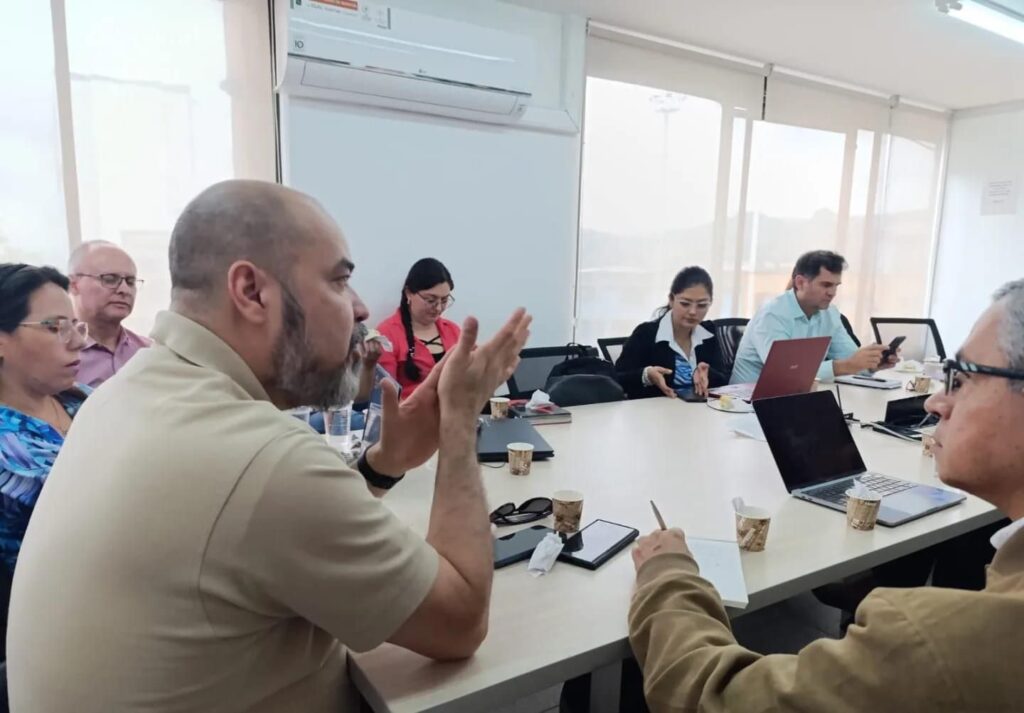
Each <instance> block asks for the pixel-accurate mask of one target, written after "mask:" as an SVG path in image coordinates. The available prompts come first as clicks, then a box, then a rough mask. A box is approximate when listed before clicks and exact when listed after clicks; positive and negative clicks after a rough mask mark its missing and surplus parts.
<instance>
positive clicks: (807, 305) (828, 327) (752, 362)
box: [730, 250, 896, 384]
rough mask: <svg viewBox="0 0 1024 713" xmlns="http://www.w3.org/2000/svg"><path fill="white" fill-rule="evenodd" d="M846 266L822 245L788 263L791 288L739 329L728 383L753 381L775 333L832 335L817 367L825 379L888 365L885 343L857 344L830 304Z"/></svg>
mask: <svg viewBox="0 0 1024 713" xmlns="http://www.w3.org/2000/svg"><path fill="white" fill-rule="evenodd" d="M845 267H846V260H844V259H843V257H842V256H841V255H837V254H836V253H833V252H829V251H827V250H815V251H814V252H809V253H806V254H804V255H801V256H800V259H799V260H797V262H796V266H795V267H794V268H793V288H792V289H790V290H786V292H785V293H783V294H781V295H779V296H778V297H775V298H774V299H772V300H771V301H770V302H769V303H768V304H766V305H765V306H764V307H762V308H761V309H760V310H758V312H757V314H756V315H754V318H753V319H752V320H750V324H748V325H747V328H746V330H745V331H744V332H743V339H742V340H740V346H739V349H737V350H736V363H735V365H734V366H733V370H732V378H731V379H730V383H732V384H752V383H754V382H756V381H757V379H758V377H759V376H760V375H761V369H762V368H764V362H765V359H767V358H768V351H769V350H770V349H771V346H772V343H773V342H775V340H776V339H797V338H802V337H831V338H832V343H831V344H830V345H829V348H828V353H827V354H826V355H825V360H824V361H823V362H822V363H821V367H820V368H819V369H818V378H819V379H823V380H827V381H830V380H832V379H833V378H834V377H836V376H845V375H847V374H856V373H857V372H860V371H873V370H875V369H878V368H881V367H882V366H885V365H887V364H883V363H882V352H884V351H885V346H883V345H881V344H869V345H867V346H864V347H861V348H860V349H858V348H857V345H856V343H854V341H853V339H851V338H850V335H849V334H848V333H847V331H846V328H845V327H844V326H843V322H842V320H841V319H840V316H839V310H838V309H837V308H835V307H833V306H832V300H834V299H835V297H836V290H837V289H838V288H839V285H840V284H842V281H843V269H844V268H845ZM895 362H896V357H895V356H892V357H890V358H889V361H888V363H895Z"/></svg>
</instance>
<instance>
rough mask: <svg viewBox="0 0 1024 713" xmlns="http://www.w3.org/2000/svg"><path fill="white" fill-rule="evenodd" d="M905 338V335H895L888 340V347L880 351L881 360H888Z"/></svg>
mask: <svg viewBox="0 0 1024 713" xmlns="http://www.w3.org/2000/svg"><path fill="white" fill-rule="evenodd" d="M906 340H907V338H906V337H896V338H895V339H893V340H892V341H891V342H889V348H888V349H886V350H885V351H884V352H882V361H888V359H889V357H891V356H893V355H894V354H896V350H897V349H899V348H900V345H901V344H903V342H905V341H906Z"/></svg>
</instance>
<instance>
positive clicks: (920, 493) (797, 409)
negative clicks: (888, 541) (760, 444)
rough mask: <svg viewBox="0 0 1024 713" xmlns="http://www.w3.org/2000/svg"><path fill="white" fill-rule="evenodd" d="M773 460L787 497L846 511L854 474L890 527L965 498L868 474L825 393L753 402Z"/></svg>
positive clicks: (835, 406) (839, 413)
mask: <svg viewBox="0 0 1024 713" xmlns="http://www.w3.org/2000/svg"><path fill="white" fill-rule="evenodd" d="M754 412H755V413H756V414H757V420H758V421H760V423H761V429H762V430H763V431H764V435H765V439H766V440H767V441H768V446H769V447H770V448H771V451H772V456H773V457H774V458H775V464H776V465H777V466H778V467H779V472H780V473H781V474H782V480H783V482H784V483H785V484H786V489H787V490H788V491H789V493H790V495H792V496H793V497H795V498H799V499H801V500H806V501H808V502H812V503H815V504H816V505H822V506H824V507H827V508H831V509H832V510H839V511H840V512H846V494H845V493H846V491H847V489H849V488H850V487H851V486H852V484H853V481H854V479H855V478H857V479H860V480H861V481H862V482H863V483H864V484H865V485H867V486H868V487H869V488H871V489H872V490H874V491H876V492H878V493H881V495H882V505H881V507H880V509H879V513H878V522H880V523H881V524H882V525H885V526H887V527H895V526H896V525H902V524H903V523H905V522H910V521H911V520H916V519H918V518H920V517H924V516H925V515H928V514H930V513H933V512H936V511H938V510H944V509H946V508H948V507H952V506H953V505H956V504H957V503H959V502H962V501H963V500H964V499H965V496H964V495H963V494H962V493H957V492H955V491H953V490H948V489H946V488H936V487H933V486H930V485H919V484H918V483H912V482H910V481H908V480H900V479H898V478H890V477H888V476H885V475H879V474H878V473H870V472H868V470H867V468H866V467H865V466H864V461H863V460H862V459H861V456H860V451H859V450H857V444H856V443H854V441H853V436H852V435H850V429H849V427H848V426H847V425H846V421H845V420H844V419H843V413H842V411H841V409H840V408H839V405H838V404H837V403H836V400H835V397H834V396H833V395H832V393H831V392H830V391H816V392H814V393H809V394H798V395H796V396H784V397H782V398H776V399H763V400H760V401H755V402H754Z"/></svg>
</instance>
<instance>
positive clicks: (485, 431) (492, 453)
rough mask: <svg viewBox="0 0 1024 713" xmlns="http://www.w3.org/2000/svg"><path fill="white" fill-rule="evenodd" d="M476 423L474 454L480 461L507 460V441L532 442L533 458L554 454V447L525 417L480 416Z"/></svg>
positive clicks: (547, 456)
mask: <svg viewBox="0 0 1024 713" xmlns="http://www.w3.org/2000/svg"><path fill="white" fill-rule="evenodd" d="M477 423H478V425H477V439H476V454H477V458H478V459H479V461H480V462H481V463H505V462H507V461H508V444H509V443H532V444H533V459H534V460H544V459H545V458H551V457H552V456H553V455H555V449H553V448H552V447H551V446H550V444H548V442H547V441H545V440H544V439H543V438H542V437H541V435H540V434H539V433H537V429H535V428H534V427H533V424H532V423H530V422H529V421H528V420H527V419H525V418H502V419H498V420H496V421H494V420H491V419H490V418H481V419H480V420H479V421H478V422H477Z"/></svg>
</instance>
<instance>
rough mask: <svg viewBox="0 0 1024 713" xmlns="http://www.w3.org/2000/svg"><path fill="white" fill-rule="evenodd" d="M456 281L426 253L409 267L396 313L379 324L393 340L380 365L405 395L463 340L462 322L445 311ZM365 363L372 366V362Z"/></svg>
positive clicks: (414, 388) (452, 299) (438, 261)
mask: <svg viewBox="0 0 1024 713" xmlns="http://www.w3.org/2000/svg"><path fill="white" fill-rule="evenodd" d="M454 288H455V282H454V281H453V280H452V276H451V273H449V272H448V268H446V267H445V266H444V265H443V264H441V261H440V260H435V259H434V258H432V257H425V258H423V259H422V260H417V261H416V263H415V264H414V265H413V266H412V268H411V269H410V270H409V274H408V276H407V277H406V278H405V284H404V285H403V286H402V298H401V302H400V303H399V305H398V309H397V310H396V311H395V313H394V314H393V315H391V316H390V317H388V318H387V319H385V320H384V321H383V322H381V323H380V324H379V325H378V326H377V330H378V331H380V333H381V334H383V335H384V336H385V337H387V338H388V340H389V341H390V342H391V347H392V348H391V350H384V351H383V352H382V353H381V356H380V365H381V366H382V367H384V369H385V370H387V372H388V373H389V374H390V375H391V376H392V377H394V378H395V379H396V380H397V381H398V383H399V384H400V385H401V386H402V398H406V397H408V396H409V395H410V394H411V393H412V392H413V391H415V390H416V387H417V386H419V385H420V384H421V383H422V382H423V380H424V379H426V378H427V374H429V373H430V370H431V369H433V368H434V365H435V364H437V363H438V362H439V361H441V359H442V358H443V357H444V355H445V354H446V353H447V352H448V350H449V349H451V348H452V347H454V346H455V343H456V342H458V341H459V332H460V330H459V325H457V324H455V322H452V321H450V320H447V319H445V318H444V317H442V316H441V315H442V314H444V312H445V310H447V309H448V308H449V307H451V306H452V305H453V304H454V303H455V297H453V296H452V290H453V289H454ZM364 366H366V367H369V368H372V364H369V363H366V364H364Z"/></svg>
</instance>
